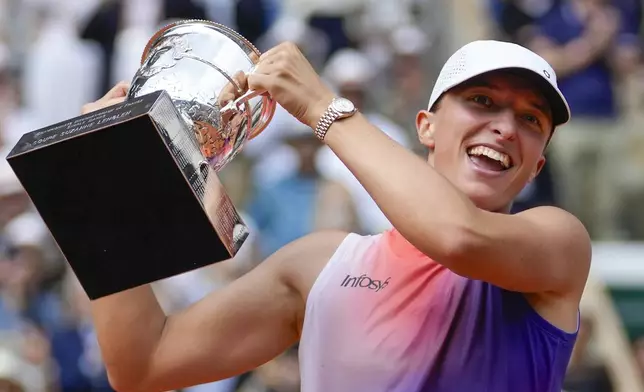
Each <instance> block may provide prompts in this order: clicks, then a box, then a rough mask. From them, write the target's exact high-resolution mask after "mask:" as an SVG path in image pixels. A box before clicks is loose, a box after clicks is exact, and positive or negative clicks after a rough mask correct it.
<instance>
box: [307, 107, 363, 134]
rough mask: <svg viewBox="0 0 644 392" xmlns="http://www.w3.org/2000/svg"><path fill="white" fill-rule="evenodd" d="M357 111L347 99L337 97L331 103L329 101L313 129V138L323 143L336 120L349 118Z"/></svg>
mask: <svg viewBox="0 0 644 392" xmlns="http://www.w3.org/2000/svg"><path fill="white" fill-rule="evenodd" d="M357 111H358V109H356V107H355V105H354V104H353V102H351V101H349V100H348V99H346V98H339V97H338V98H333V101H331V103H330V104H329V107H328V108H327V109H326V111H325V112H324V114H323V115H322V117H320V121H318V124H317V126H316V127H315V136H317V138H318V139H320V140H322V141H323V140H324V137H325V136H326V133H327V131H328V130H329V128H330V127H331V125H332V124H333V123H334V122H335V121H336V120H338V119H341V118H347V117H350V116H352V115H354V114H355V113H356V112H357Z"/></svg>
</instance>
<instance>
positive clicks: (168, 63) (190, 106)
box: [128, 20, 275, 171]
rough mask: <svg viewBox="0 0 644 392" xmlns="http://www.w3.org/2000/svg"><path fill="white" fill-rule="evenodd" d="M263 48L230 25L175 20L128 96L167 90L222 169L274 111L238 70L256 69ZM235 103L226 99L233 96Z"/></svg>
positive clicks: (152, 46)
mask: <svg viewBox="0 0 644 392" xmlns="http://www.w3.org/2000/svg"><path fill="white" fill-rule="evenodd" d="M259 56H260V52H259V50H257V48H255V47H254V46H253V45H252V44H251V43H250V42H248V41H247V40H246V39H245V38H244V37H242V36H241V35H239V34H238V33H237V32H235V31H234V30H231V29H230V28H228V27H226V26H223V25H220V24H217V23H212V22H207V21H199V20H189V21H184V22H178V23H174V24H171V25H169V26H167V27H165V28H163V29H161V30H160V31H159V32H157V34H155V36H153V37H152V39H151V40H150V42H149V43H148V45H147V47H146V48H145V50H144V53H143V56H142V60H141V67H140V68H139V70H138V72H137V73H136V75H135V76H134V79H133V80H132V83H131V87H130V91H129V94H128V97H129V98H133V97H139V96H142V95H145V94H149V93H151V92H154V91H157V90H165V91H166V92H167V93H168V94H169V95H170V97H171V99H172V101H173V103H174V105H175V107H176V108H177V110H178V111H179V113H180V114H181V116H182V118H183V119H184V120H185V121H186V122H187V123H188V124H190V125H191V126H192V127H193V131H194V132H195V137H196V140H197V141H198V142H199V144H200V149H201V152H202V154H203V155H204V158H205V160H206V161H207V163H208V165H209V166H211V167H212V168H213V169H215V171H219V170H220V169H221V168H223V167H224V166H225V165H226V164H227V163H228V162H230V161H231V160H232V159H233V157H234V156H235V154H237V153H238V152H239V151H240V149H241V148H242V146H243V145H244V143H245V142H246V141H248V140H249V139H252V138H253V137H255V136H256V135H258V134H259V133H260V132H262V131H263V130H264V128H265V127H266V125H268V123H269V122H270V120H271V118H272V116H273V113H274V111H275V102H274V101H273V100H272V99H271V98H270V97H268V96H265V95H257V94H255V93H254V92H253V91H248V90H246V89H245V88H244V87H243V86H240V85H239V82H238V80H236V79H235V75H236V74H237V73H240V72H243V73H249V72H252V70H253V68H254V66H255V64H256V62H257V60H258V59H259ZM231 95H232V96H233V98H235V100H234V101H232V102H229V101H225V100H224V99H225V98H228V97H230V96H231Z"/></svg>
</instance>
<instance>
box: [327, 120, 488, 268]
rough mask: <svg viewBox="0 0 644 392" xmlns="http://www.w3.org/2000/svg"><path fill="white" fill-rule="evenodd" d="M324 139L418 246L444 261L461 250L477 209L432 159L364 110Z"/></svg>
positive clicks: (334, 127)
mask: <svg viewBox="0 0 644 392" xmlns="http://www.w3.org/2000/svg"><path fill="white" fill-rule="evenodd" d="M325 142H326V144H327V145H328V146H329V147H330V148H331V150H333V152H334V153H335V154H336V155H337V156H338V157H339V158H340V160H342V161H343V162H344V164H345V165H346V166H347V167H348V168H349V170H351V172H352V173H353V174H354V175H355V176H356V178H357V179H358V180H359V181H360V183H361V184H362V185H363V187H364V188H365V189H366V190H367V192H369V194H370V195H371V196H372V198H373V199H374V200H375V201H376V203H377V204H378V206H379V207H380V209H381V210H382V212H383V213H384V214H385V215H386V216H387V218H388V219H389V221H390V222H391V223H392V225H393V226H394V227H395V228H396V229H397V230H398V231H400V233H401V234H403V235H404V236H405V237H406V238H407V239H408V240H409V241H410V242H411V243H412V244H413V245H414V246H416V247H417V248H418V249H419V250H421V251H422V252H424V253H426V254H428V255H430V256H431V257H433V258H441V259H444V260H445V259H447V258H448V256H450V255H452V254H454V252H455V251H458V249H456V248H458V247H459V244H461V243H462V242H461V239H462V235H463V234H464V233H467V232H468V230H469V229H468V228H467V227H466V225H469V223H470V222H472V219H473V218H474V216H475V214H476V211H477V209H476V207H475V206H474V204H473V203H472V202H471V201H470V200H469V198H467V196H466V195H464V194H463V193H462V192H460V191H459V190H458V189H456V187H454V186H453V185H452V184H451V182H449V181H448V180H447V179H446V178H445V177H443V176H442V175H441V174H440V173H438V172H437V171H435V170H434V169H433V168H432V167H431V166H430V165H429V164H427V162H424V161H423V160H422V159H420V158H419V157H418V156H416V155H414V154H413V153H412V152H410V151H408V150H407V149H405V148H404V147H402V146H400V145H399V144H397V143H396V142H395V141H393V140H392V139H390V138H389V137H388V136H387V135H385V134H384V133H383V132H381V131H380V130H379V129H377V128H375V127H374V126H373V125H371V124H370V123H369V122H368V121H367V120H366V119H365V118H364V117H363V116H362V115H361V114H360V113H358V114H356V115H355V116H353V117H351V118H348V119H345V120H342V121H337V122H335V123H334V124H333V125H332V126H331V128H330V129H329V131H328V133H327V136H326V139H325Z"/></svg>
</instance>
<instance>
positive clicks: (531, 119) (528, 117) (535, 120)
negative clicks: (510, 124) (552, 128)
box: [523, 114, 541, 126]
mask: <svg viewBox="0 0 644 392" xmlns="http://www.w3.org/2000/svg"><path fill="white" fill-rule="evenodd" d="M523 118H524V119H525V120H526V121H527V122H529V123H532V124H535V125H538V126H541V121H540V120H539V118H538V117H537V116H535V115H533V114H526V115H524V116H523Z"/></svg>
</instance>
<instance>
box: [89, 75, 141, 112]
mask: <svg viewBox="0 0 644 392" xmlns="http://www.w3.org/2000/svg"><path fill="white" fill-rule="evenodd" d="M129 89H130V85H129V84H128V83H126V82H120V83H117V84H116V85H115V86H114V87H112V89H111V90H110V91H108V92H107V94H105V95H104V96H103V97H102V98H100V99H99V100H97V101H95V102H92V103H88V104H85V105H83V107H82V108H81V114H87V113H90V112H94V111H96V110H99V109H103V108H106V107H108V106H112V105H116V104H117V103H121V102H123V101H125V97H127V92H128V90H129Z"/></svg>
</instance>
